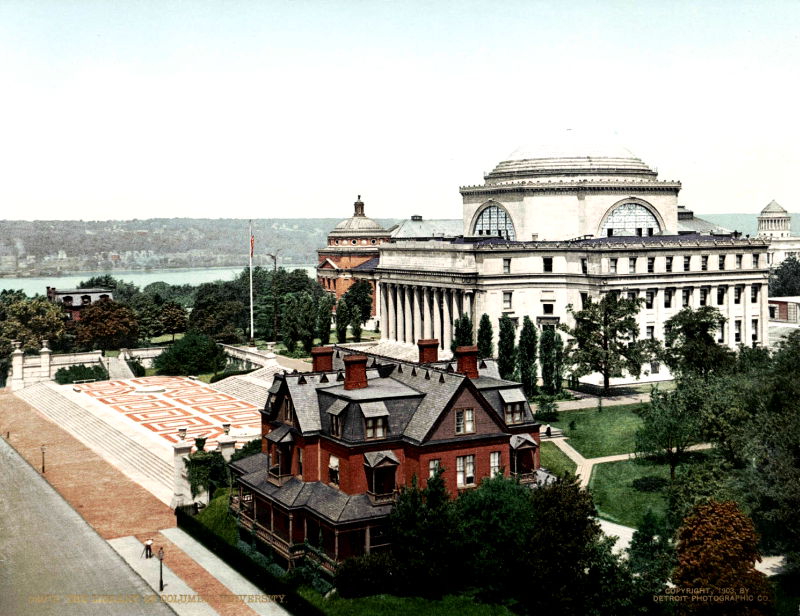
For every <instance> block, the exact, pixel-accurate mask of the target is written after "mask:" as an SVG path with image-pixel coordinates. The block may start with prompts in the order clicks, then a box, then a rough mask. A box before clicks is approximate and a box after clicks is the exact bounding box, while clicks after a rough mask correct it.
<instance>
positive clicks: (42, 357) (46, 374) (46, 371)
mask: <svg viewBox="0 0 800 616" xmlns="http://www.w3.org/2000/svg"><path fill="white" fill-rule="evenodd" d="M52 355H53V351H51V350H50V347H48V346H47V340H42V348H41V349H39V366H40V370H41V372H40V373H39V374H40V375H41V376H40V378H39V380H40V381H49V380H50V359H51V357H52Z"/></svg>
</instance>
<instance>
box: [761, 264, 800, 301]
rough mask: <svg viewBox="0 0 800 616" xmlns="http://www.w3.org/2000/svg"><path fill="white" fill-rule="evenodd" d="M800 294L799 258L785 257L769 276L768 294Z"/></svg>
mask: <svg viewBox="0 0 800 616" xmlns="http://www.w3.org/2000/svg"><path fill="white" fill-rule="evenodd" d="M793 295H800V260H798V259H797V257H795V256H791V257H786V258H785V259H784V260H783V261H782V262H781V264H780V265H779V266H778V267H777V268H775V270H774V271H773V272H772V274H771V275H770V277H769V296H770V297H787V296H793Z"/></svg>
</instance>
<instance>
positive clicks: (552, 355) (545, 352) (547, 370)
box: [539, 327, 558, 396]
mask: <svg viewBox="0 0 800 616" xmlns="http://www.w3.org/2000/svg"><path fill="white" fill-rule="evenodd" d="M557 335H558V334H556V330H555V328H554V327H545V329H544V331H543V332H542V341H541V344H540V345H539V362H540V363H541V365H542V388H543V389H544V391H545V393H546V394H549V395H551V396H552V395H553V394H554V393H555V392H554V391H553V382H554V381H555V376H554V375H555V371H556V336H557Z"/></svg>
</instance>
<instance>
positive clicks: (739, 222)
mask: <svg viewBox="0 0 800 616" xmlns="http://www.w3.org/2000/svg"><path fill="white" fill-rule="evenodd" d="M695 214H696V215H697V216H699V217H700V218H704V219H706V220H708V221H710V222H713V223H716V224H718V225H720V226H722V227H725V228H726V229H730V230H731V231H739V232H741V233H742V234H743V235H756V234H757V233H758V214H698V213H697V212H695ZM791 216H792V233H793V234H796V235H800V214H792V215H791Z"/></svg>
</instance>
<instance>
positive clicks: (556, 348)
mask: <svg viewBox="0 0 800 616" xmlns="http://www.w3.org/2000/svg"><path fill="white" fill-rule="evenodd" d="M553 332H554V333H555V338H554V339H553V376H552V380H551V388H552V390H553V395H556V394H558V393H561V390H562V388H563V387H564V341H563V340H562V339H561V336H560V335H559V333H558V332H557V331H556V330H553Z"/></svg>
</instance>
